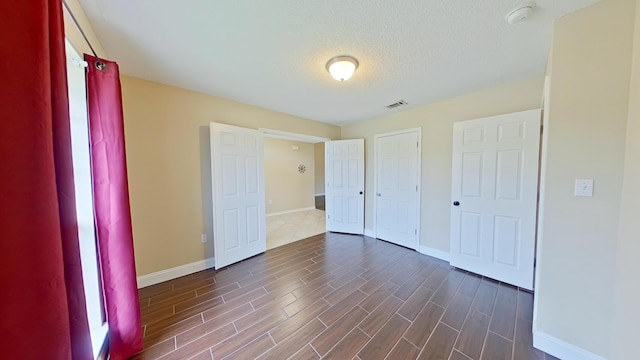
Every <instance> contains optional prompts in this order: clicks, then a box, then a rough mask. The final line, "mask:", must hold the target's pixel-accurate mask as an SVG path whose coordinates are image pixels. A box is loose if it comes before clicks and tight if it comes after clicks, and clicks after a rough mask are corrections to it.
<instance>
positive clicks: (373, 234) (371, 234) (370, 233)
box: [364, 229, 376, 239]
mask: <svg viewBox="0 0 640 360" xmlns="http://www.w3.org/2000/svg"><path fill="white" fill-rule="evenodd" d="M364 236H368V237H372V238H374V239H375V238H376V232H375V230H369V229H364Z"/></svg>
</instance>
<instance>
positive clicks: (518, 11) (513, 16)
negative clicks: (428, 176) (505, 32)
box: [504, 2, 536, 25]
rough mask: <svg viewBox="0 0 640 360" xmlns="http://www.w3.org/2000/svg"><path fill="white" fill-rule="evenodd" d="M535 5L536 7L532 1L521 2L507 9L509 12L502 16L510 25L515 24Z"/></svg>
mask: <svg viewBox="0 0 640 360" xmlns="http://www.w3.org/2000/svg"><path fill="white" fill-rule="evenodd" d="M535 7H536V3H534V2H528V3H525V4H522V5H520V6H518V7H516V8H515V9H513V10H511V11H509V13H508V14H507V15H506V16H505V17H504V19H505V20H506V21H507V22H508V23H509V24H511V25H514V24H517V23H519V22H521V21H523V20H524V19H526V18H528V17H529V16H530V15H531V13H532V12H533V9H534V8H535Z"/></svg>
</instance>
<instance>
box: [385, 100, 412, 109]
mask: <svg viewBox="0 0 640 360" xmlns="http://www.w3.org/2000/svg"><path fill="white" fill-rule="evenodd" d="M402 105H407V102H406V101H404V100H400V101H398V102H396V103H393V104H391V105H387V109H395V108H397V107H398V106H402Z"/></svg>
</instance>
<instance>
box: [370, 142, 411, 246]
mask: <svg viewBox="0 0 640 360" xmlns="http://www.w3.org/2000/svg"><path fill="white" fill-rule="evenodd" d="M419 136H420V133H419V131H418V130H412V131H410V132H407V133H396V134H389V135H379V136H376V237H377V238H379V239H382V240H386V241H389V242H392V243H395V244H398V245H401V246H404V247H408V248H410V249H414V250H417V249H418V242H419V241H418V213H419V211H418V210H419V209H418V208H419V202H420V196H419V186H418V184H419V181H420V179H419V175H418V169H419V165H420V164H418V158H419V152H420V141H419Z"/></svg>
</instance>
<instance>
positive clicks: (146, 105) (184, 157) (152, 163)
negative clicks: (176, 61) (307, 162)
mask: <svg viewBox="0 0 640 360" xmlns="http://www.w3.org/2000/svg"><path fill="white" fill-rule="evenodd" d="M121 80H122V96H123V103H124V118H125V140H126V146H127V165H128V170H129V189H130V192H131V211H132V220H133V236H134V245H135V252H136V254H135V255H136V269H137V271H138V276H140V275H145V274H149V273H153V272H156V271H160V270H165V269H169V268H172V267H176V266H180V265H184V264H189V263H192V262H196V261H199V260H203V259H206V258H209V257H212V256H213V250H212V242H211V241H209V242H208V243H206V244H202V243H200V234H204V233H206V234H207V235H208V238H209V239H212V236H213V235H212V224H211V223H212V220H211V219H212V214H211V211H212V205H211V170H210V164H211V162H210V151H209V122H212V121H214V122H220V123H225V124H231V125H236V126H242V127H246V128H252V129H257V128H260V127H266V128H269V129H274V130H282V131H289V132H295V133H300V134H309V135H316V136H321V137H326V138H332V139H337V138H339V137H340V129H339V128H338V127H336V126H332V125H327V124H323V123H319V122H315V121H310V120H306V119H302V118H299V117H295V116H291V115H286V114H282V113H278V112H275V111H270V110H266V109H262V108H258V107H255V106H250V105H245V104H241V103H237V102H234V101H230V100H226V99H221V98H218V97H214V96H209V95H206V94H202V93H197V92H193V91H188V90H184V89H179V88H176V87H171V86H166V85H162V84H158V83H154V82H150V81H145V80H141V79H137V78H132V77H126V76H123V77H122V79H121ZM311 191H312V190H311Z"/></svg>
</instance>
